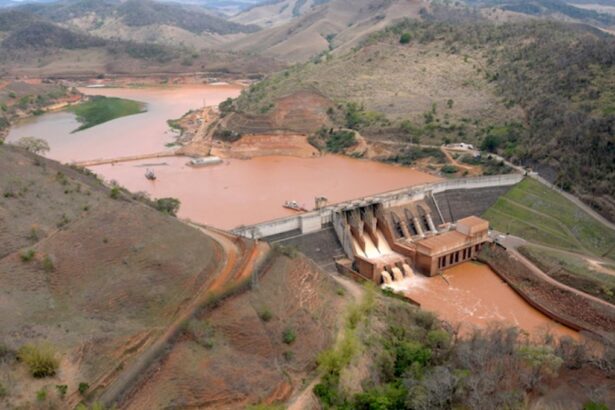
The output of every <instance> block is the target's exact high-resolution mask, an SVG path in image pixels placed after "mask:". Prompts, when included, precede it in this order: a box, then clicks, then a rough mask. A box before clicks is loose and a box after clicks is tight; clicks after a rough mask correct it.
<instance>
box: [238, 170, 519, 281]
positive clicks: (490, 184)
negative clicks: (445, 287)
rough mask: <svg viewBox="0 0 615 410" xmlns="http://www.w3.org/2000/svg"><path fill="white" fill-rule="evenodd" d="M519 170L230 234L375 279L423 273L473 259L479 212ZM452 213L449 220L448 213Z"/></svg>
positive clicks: (482, 226)
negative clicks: (288, 248)
mask: <svg viewBox="0 0 615 410" xmlns="http://www.w3.org/2000/svg"><path fill="white" fill-rule="evenodd" d="M522 179H523V176H522V175H519V174H511V175H498V176H486V177H475V178H463V179H456V180H448V181H444V182H439V183H434V184H426V185H421V186H413V187H410V188H406V189H400V190H396V191H391V192H386V193H382V194H376V195H373V196H370V197H365V198H359V199H356V200H352V201H347V202H343V203H339V204H333V205H328V206H321V207H320V208H319V209H316V210H314V211H310V212H305V213H302V214H298V215H295V216H292V217H288V218H280V219H276V220H272V221H268V222H264V223H260V224H256V225H251V226H241V227H238V228H236V229H235V230H233V233H235V234H238V235H241V236H245V237H248V238H253V239H262V240H265V241H268V242H270V243H272V244H279V245H284V246H293V247H296V248H297V249H298V250H300V251H301V252H303V253H304V254H306V255H307V256H308V257H310V258H311V259H313V260H314V261H315V262H316V263H317V264H318V265H320V266H321V268H323V269H324V270H326V271H329V272H335V271H344V272H345V273H347V274H350V275H357V274H358V275H360V277H361V278H362V279H367V280H371V281H374V282H375V283H378V284H381V283H386V284H388V283H392V282H395V281H399V280H402V279H403V278H405V277H409V276H412V275H414V272H420V273H422V274H423V275H426V276H433V275H436V274H438V273H439V272H440V271H441V270H442V269H445V268H448V267H451V266H453V265H457V264H460V263H462V262H464V261H467V260H469V259H471V258H472V257H474V255H476V253H477V252H478V251H479V250H480V248H481V246H482V244H483V243H484V242H486V241H487V240H488V235H487V231H488V227H489V225H488V223H487V222H486V221H484V220H482V219H480V218H478V217H476V216H474V215H480V214H482V212H484V211H485V210H486V209H487V208H489V207H490V206H491V205H492V204H493V203H494V202H495V201H496V200H497V198H498V197H499V196H500V195H502V194H503V193H505V192H506V191H507V190H508V189H510V187H512V186H513V185H515V184H517V183H518V182H520V181H521V180H522ZM454 218H455V219H454Z"/></svg>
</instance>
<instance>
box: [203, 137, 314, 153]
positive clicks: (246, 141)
mask: <svg viewBox="0 0 615 410" xmlns="http://www.w3.org/2000/svg"><path fill="white" fill-rule="evenodd" d="M211 153H212V155H217V156H219V157H225V158H238V159H250V158H255V157H267V156H276V155H278V156H279V155H287V156H293V157H302V158H310V157H315V156H318V155H320V152H319V151H318V150H317V149H316V148H315V147H314V146H312V145H310V143H309V142H308V140H307V136H306V135H301V134H253V135H244V136H242V137H241V139H239V141H236V142H233V143H231V144H220V145H215V146H214V147H213V149H212V151H211Z"/></svg>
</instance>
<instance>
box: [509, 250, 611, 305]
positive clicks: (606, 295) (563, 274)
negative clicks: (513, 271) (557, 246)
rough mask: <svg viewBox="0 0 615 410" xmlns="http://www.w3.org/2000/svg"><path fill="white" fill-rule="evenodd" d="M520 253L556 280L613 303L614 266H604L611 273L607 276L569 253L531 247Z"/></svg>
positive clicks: (581, 258) (579, 257)
mask: <svg viewBox="0 0 615 410" xmlns="http://www.w3.org/2000/svg"><path fill="white" fill-rule="evenodd" d="M520 251H521V252H522V253H523V255H525V256H526V257H527V258H529V259H530V260H531V261H532V262H534V263H535V264H536V265H537V266H538V267H540V268H541V269H542V270H543V271H544V272H548V273H549V275H551V276H552V277H553V278H555V279H556V280H558V281H560V282H562V283H565V284H567V285H569V286H572V287H575V288H577V289H580V290H582V291H584V292H587V293H589V294H592V295H594V296H597V297H599V298H602V299H604V300H606V301H607V302H610V303H615V265H610V264H606V265H604V268H605V269H610V270H611V271H612V272H613V273H611V274H608V273H605V272H601V271H599V270H596V268H595V267H592V265H590V264H589V263H588V261H587V260H586V259H585V258H583V257H581V256H576V255H573V254H570V253H564V252H559V251H555V250H547V249H544V248H540V247H535V246H532V245H527V246H524V247H522V248H521V249H520Z"/></svg>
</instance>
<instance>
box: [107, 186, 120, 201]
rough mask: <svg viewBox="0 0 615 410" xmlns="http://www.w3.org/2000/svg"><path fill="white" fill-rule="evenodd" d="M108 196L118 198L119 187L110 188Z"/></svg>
mask: <svg viewBox="0 0 615 410" xmlns="http://www.w3.org/2000/svg"><path fill="white" fill-rule="evenodd" d="M109 196H110V197H111V199H118V198H119V197H120V188H119V187H116V186H114V187H113V188H111V191H110V192H109Z"/></svg>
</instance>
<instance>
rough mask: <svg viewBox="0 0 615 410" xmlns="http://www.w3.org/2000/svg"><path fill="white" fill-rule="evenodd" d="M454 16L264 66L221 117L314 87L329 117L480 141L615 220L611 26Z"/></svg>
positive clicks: (371, 127)
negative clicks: (265, 71) (262, 77)
mask: <svg viewBox="0 0 615 410" xmlns="http://www.w3.org/2000/svg"><path fill="white" fill-rule="evenodd" d="M459 17H460V16H459V14H458V15H457V16H456V18H455V22H451V21H450V19H449V20H446V21H443V20H442V19H440V18H436V17H435V16H431V17H429V16H428V17H427V21H424V22H417V21H405V22H403V23H400V24H397V25H395V26H393V27H391V28H389V29H387V30H384V31H382V32H379V33H377V34H375V35H372V36H371V37H370V38H369V39H368V40H367V41H365V42H364V43H363V45H362V46H361V47H358V48H357V49H355V50H354V51H352V52H350V53H348V54H345V55H336V54H333V55H329V56H326V57H324V58H320V59H316V60H314V61H312V62H309V63H306V64H303V65H299V66H296V67H294V68H293V69H291V70H288V71H286V72H284V73H281V74H279V75H275V76H271V77H270V78H269V79H267V80H266V81H264V82H262V83H259V84H257V85H255V86H253V87H252V88H250V89H249V90H248V91H246V92H244V94H243V95H242V96H241V97H240V98H239V100H238V101H237V102H236V103H235V104H234V108H233V109H234V110H235V111H236V112H235V113H232V115H231V116H230V119H229V120H228V124H229V126H230V127H231V128H232V126H233V125H234V124H239V123H241V122H242V121H243V123H245V117H246V116H250V117H251V118H254V117H255V116H256V117H258V116H263V117H264V116H270V117H275V116H276V110H278V107H279V106H278V104H277V102H278V101H280V100H281V99H282V98H287V96H289V95H297V93H298V92H300V91H304V92H312V93H316V94H318V95H319V96H321V97H323V96H324V97H326V98H328V99H329V100H330V104H329V106H330V107H335V109H328V108H327V107H326V106H325V107H324V108H323V110H322V111H323V112H324V111H325V110H328V113H329V114H330V115H329V118H330V121H327V122H326V123H324V124H322V125H324V126H331V125H340V126H346V127H352V128H358V129H359V130H360V131H361V132H362V134H363V135H364V136H366V137H367V138H368V139H372V140H373V139H378V138H381V137H383V136H384V137H386V138H388V139H394V138H397V139H399V140H402V141H404V140H410V139H412V140H413V141H422V142H423V143H428V144H440V143H442V142H445V141H455V140H456V141H466V142H471V143H475V144H478V145H479V146H480V145H482V146H483V148H485V149H488V150H491V151H497V152H499V153H501V154H504V155H505V156H506V157H508V158H510V159H512V160H513V161H515V162H518V163H523V164H526V165H528V166H531V167H533V168H534V169H537V170H539V171H540V173H541V174H542V175H543V176H545V177H547V178H548V179H550V180H552V181H554V182H555V183H557V184H558V185H560V186H561V187H563V188H564V189H566V190H571V191H574V192H575V193H576V194H577V195H579V196H580V197H581V198H582V199H583V200H585V201H586V202H588V203H589V204H591V205H592V206H594V207H595V208H596V209H598V210H599V211H600V212H602V213H603V214H604V215H606V216H607V217H609V218H610V219H612V220H615V200H614V198H615V66H614V63H615V41H614V37H612V36H609V35H607V34H604V33H602V32H601V31H599V30H597V29H593V28H591V27H588V26H582V25H574V24H565V23H557V22H548V21H526V22H516V23H503V24H502V23H498V24H496V23H490V22H488V21H485V20H483V19H479V20H478V21H477V20H476V18H469V19H463V18H459ZM400 40H401V41H400ZM349 103H358V105H356V104H349ZM242 116H243V117H244V120H242V119H241V117H242ZM234 117H237V118H238V119H239V121H234ZM350 120H352V121H350ZM287 125H288V124H279V127H280V128H286V129H288V128H289V127H288V126H287ZM290 128H292V127H290Z"/></svg>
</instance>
